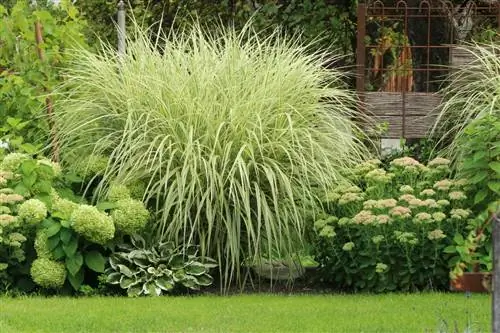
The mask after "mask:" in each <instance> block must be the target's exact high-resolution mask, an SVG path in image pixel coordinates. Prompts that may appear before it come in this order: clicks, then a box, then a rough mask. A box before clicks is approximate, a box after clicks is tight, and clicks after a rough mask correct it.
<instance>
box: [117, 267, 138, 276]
mask: <svg viewBox="0 0 500 333" xmlns="http://www.w3.org/2000/svg"><path fill="white" fill-rule="evenodd" d="M117 267H118V269H119V270H120V273H122V274H124V275H125V276H128V277H132V276H133V275H134V273H133V272H132V271H131V270H130V269H129V268H128V267H127V266H125V265H121V264H120V265H117Z"/></svg>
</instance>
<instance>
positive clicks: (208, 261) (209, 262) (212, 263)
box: [203, 258, 219, 270]
mask: <svg viewBox="0 0 500 333" xmlns="http://www.w3.org/2000/svg"><path fill="white" fill-rule="evenodd" d="M203 265H205V267H206V268H207V270H210V269H211V268H216V267H217V266H219V265H218V264H217V260H214V259H212V258H203Z"/></svg>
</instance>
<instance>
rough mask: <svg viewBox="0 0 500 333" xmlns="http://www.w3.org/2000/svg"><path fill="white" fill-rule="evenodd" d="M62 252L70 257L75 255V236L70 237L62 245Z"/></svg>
mask: <svg viewBox="0 0 500 333" xmlns="http://www.w3.org/2000/svg"><path fill="white" fill-rule="evenodd" d="M62 247H63V249H64V252H65V253H66V255H67V256H68V257H72V256H74V255H75V253H76V250H77V249H78V239H77V238H76V237H71V238H70V240H69V242H68V243H66V244H63V245H62Z"/></svg>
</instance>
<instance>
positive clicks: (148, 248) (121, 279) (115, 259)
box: [106, 236, 216, 296]
mask: <svg viewBox="0 0 500 333" xmlns="http://www.w3.org/2000/svg"><path fill="white" fill-rule="evenodd" d="M131 245H132V246H130V245H128V244H127V245H121V246H118V250H121V251H116V252H114V253H113V254H112V255H111V256H110V258H109V263H110V267H109V268H108V269H107V270H106V274H107V281H108V283H110V284H119V285H120V287H121V288H123V289H126V290H127V294H128V295H129V296H141V295H146V296H155V295H156V296H160V295H161V294H163V293H164V292H170V291H171V290H172V289H173V288H174V287H175V286H184V287H186V288H189V289H193V290H198V289H199V288H200V287H206V286H209V285H211V284H212V281H213V279H212V277H211V276H210V275H209V270H210V268H213V267H216V265H215V261H213V260H211V259H209V258H204V259H203V260H202V259H201V258H199V257H198V256H197V250H196V249H194V248H191V249H188V252H182V250H181V249H180V248H176V247H175V245H174V243H173V242H164V243H162V242H160V243H157V244H156V245H151V244H146V241H145V240H144V238H142V237H140V236H133V237H132V238H131Z"/></svg>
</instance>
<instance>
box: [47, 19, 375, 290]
mask: <svg viewBox="0 0 500 333" xmlns="http://www.w3.org/2000/svg"><path fill="white" fill-rule="evenodd" d="M132 35H133V39H131V40H129V41H128V49H127V55H126V56H124V57H122V58H117V57H116V54H115V50H114V49H113V48H112V47H107V48H106V47H105V48H104V50H103V51H102V52H101V53H100V54H94V53H91V52H88V51H85V50H78V52H76V54H75V60H74V63H73V66H72V68H71V69H70V70H69V71H68V73H67V77H68V81H67V84H66V85H65V86H64V87H62V89H61V90H64V89H68V91H71V92H70V93H67V94H63V96H61V98H60V100H59V103H58V105H57V107H56V108H55V110H56V112H57V125H58V129H59V133H60V139H61V150H62V154H63V157H64V156H65V158H66V160H67V161H68V162H70V163H72V162H71V156H86V155H92V156H103V155H104V156H109V157H110V158H109V161H108V163H107V165H106V170H105V171H104V172H103V174H102V177H101V178H100V179H101V181H100V184H99V188H98V191H97V192H98V194H99V193H101V196H104V195H105V194H106V193H107V192H108V190H107V187H108V186H110V185H111V184H130V183H134V182H138V183H139V184H141V183H142V184H145V186H146V188H145V189H144V190H143V191H142V193H143V194H144V195H143V196H142V197H143V198H144V200H145V201H146V202H148V203H149V204H150V205H151V207H153V208H154V210H155V213H156V216H157V217H156V222H155V223H154V224H153V226H152V228H153V230H154V232H155V241H156V242H157V243H158V244H159V243H163V242H166V241H168V240H172V241H174V242H175V243H176V244H178V245H181V246H183V247H184V248H188V247H190V246H192V245H200V251H201V253H202V254H203V255H207V256H211V257H213V258H216V259H217V261H218V262H219V264H220V269H221V270H222V271H221V277H223V278H224V280H225V282H226V285H227V283H229V282H231V281H235V280H239V279H240V277H241V269H242V268H241V267H243V266H242V265H241V263H242V261H243V260H245V259H247V258H253V259H255V258H259V257H262V256H264V253H263V247H264V245H263V244H265V247H266V248H274V249H277V252H279V253H280V255H282V256H286V255H287V253H288V254H289V253H293V252H296V251H297V247H301V244H300V243H301V240H302V236H303V232H304V227H305V222H304V220H305V219H304V215H305V213H306V210H307V209H305V208H304V207H305V206H304V202H308V201H311V200H312V199H314V197H315V196H316V194H315V193H317V192H325V191H326V190H327V189H330V188H332V187H333V186H334V185H335V184H336V183H337V182H339V181H340V180H341V179H342V178H343V177H342V175H343V171H344V170H345V169H348V168H349V167H351V166H352V165H353V164H354V163H355V162H356V161H358V160H360V157H361V156H362V155H363V154H364V153H365V149H364V148H363V146H362V145H361V144H360V142H359V140H357V138H356V136H355V134H354V133H359V132H360V131H359V130H357V129H356V126H355V124H354V123H353V122H352V121H351V119H352V118H354V117H355V116H357V111H356V99H355V97H354V94H353V93H352V92H350V91H349V90H347V89H345V88H344V85H343V82H342V79H343V76H342V74H341V73H340V72H339V71H337V70H332V69H328V68H327V67H326V66H324V64H325V62H327V61H331V60H332V59H331V53H330V52H323V53H322V52H316V53H312V54H311V53H310V52H308V51H309V45H301V44H300V43H299V42H298V38H294V37H289V36H284V35H283V34H281V33H280V31H278V30H276V31H274V32H273V33H271V34H270V35H268V37H265V38H264V37H262V36H261V35H259V34H258V33H255V32H254V31H253V30H252V29H251V25H250V24H248V25H247V26H246V27H245V28H244V29H243V31H242V32H236V31H235V30H234V29H232V28H227V29H224V28H219V29H215V30H214V29H212V30H210V32H208V31H207V30H204V29H203V28H202V27H201V26H199V25H196V24H195V25H194V26H193V27H192V28H191V29H187V30H185V31H182V32H179V33H172V35H170V36H161V37H159V38H158V39H157V40H156V42H155V43H154V42H151V39H150V38H149V35H148V32H147V31H143V30H141V29H139V28H137V27H136V28H135V30H134V31H133V34H132ZM109 192H110V193H112V194H113V191H109ZM114 195H115V194H113V195H112V196H114Z"/></svg>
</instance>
